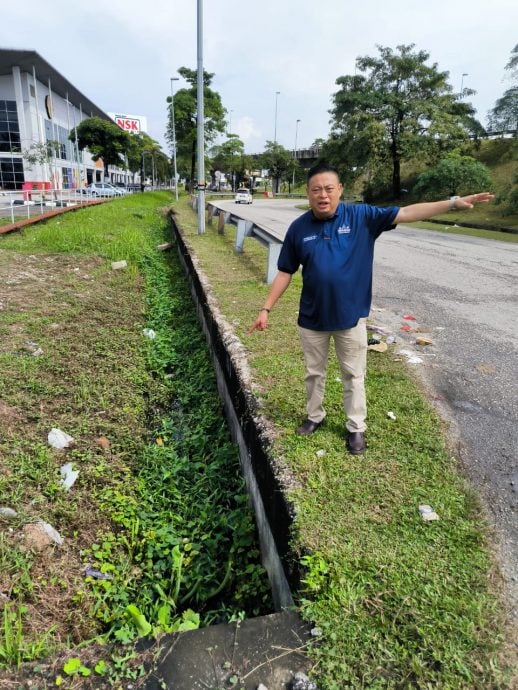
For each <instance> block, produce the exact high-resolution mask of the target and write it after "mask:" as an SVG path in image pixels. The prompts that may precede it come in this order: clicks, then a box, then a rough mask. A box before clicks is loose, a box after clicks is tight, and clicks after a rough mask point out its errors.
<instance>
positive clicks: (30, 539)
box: [23, 520, 63, 551]
mask: <svg viewBox="0 0 518 690" xmlns="http://www.w3.org/2000/svg"><path fill="white" fill-rule="evenodd" d="M23 533H24V536H25V543H26V544H27V546H28V547H29V548H30V549H34V550H35V551H43V550H44V549H46V548H47V547H48V546H52V544H57V545H58V546H61V545H62V544H63V537H62V536H61V535H60V534H59V532H57V531H56V530H55V529H54V527H52V525H49V523H48V522H44V521H43V520H38V522H31V523H30V524H28V525H25V526H24V528H23Z"/></svg>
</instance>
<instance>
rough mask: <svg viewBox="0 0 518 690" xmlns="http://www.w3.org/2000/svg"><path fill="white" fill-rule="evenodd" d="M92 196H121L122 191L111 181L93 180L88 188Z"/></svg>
mask: <svg viewBox="0 0 518 690" xmlns="http://www.w3.org/2000/svg"><path fill="white" fill-rule="evenodd" d="M86 189H87V190H88V191H87V193H88V194H90V196H93V197H95V196H120V195H121V193H120V192H119V191H118V190H117V189H116V188H115V187H113V186H112V185H111V184H110V183H109V182H92V183H91V184H89V185H88V187H87V188H86Z"/></svg>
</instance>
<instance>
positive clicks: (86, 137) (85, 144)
mask: <svg viewBox="0 0 518 690" xmlns="http://www.w3.org/2000/svg"><path fill="white" fill-rule="evenodd" d="M76 135H77V145H78V147H79V148H80V150H81V151H82V150H83V149H86V148H87V149H88V150H89V151H90V153H91V154H92V158H93V160H94V161H98V160H99V159H102V161H103V165H104V176H105V177H109V174H108V166H109V165H117V166H121V165H124V164H125V160H124V156H125V155H126V153H127V152H128V151H129V150H130V148H131V139H130V135H129V134H128V133H127V132H125V131H124V130H123V129H121V128H120V127H119V126H118V125H116V124H115V122H109V121H108V120H103V119H102V118H100V117H89V118H87V119H86V120H83V121H82V122H80V124H79V125H78V126H77V127H75V128H74V129H72V131H71V132H70V135H69V137H68V138H69V139H70V141H75V139H76Z"/></svg>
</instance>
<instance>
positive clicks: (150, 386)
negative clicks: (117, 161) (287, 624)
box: [0, 193, 271, 685]
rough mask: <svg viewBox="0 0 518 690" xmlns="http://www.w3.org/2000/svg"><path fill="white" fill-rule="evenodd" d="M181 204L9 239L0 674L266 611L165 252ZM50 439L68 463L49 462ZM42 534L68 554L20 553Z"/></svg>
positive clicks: (192, 322) (1, 422) (212, 405)
mask: <svg viewBox="0 0 518 690" xmlns="http://www.w3.org/2000/svg"><path fill="white" fill-rule="evenodd" d="M170 201H171V195H170V194H168V193H149V194H148V193H146V194H144V195H134V196H132V197H130V198H122V199H120V200H115V201H113V202H111V203H110V204H104V205H102V206H97V207H92V208H88V209H84V210H81V211H77V212H76V213H74V214H68V215H67V214H65V215H63V216H59V217H58V218H57V219H52V220H50V221H47V222H45V223H43V224H38V225H37V226H34V227H27V228H25V229H24V230H22V231H19V232H16V233H13V234H9V235H6V236H3V237H2V238H1V239H0V282H2V283H4V284H8V285H9V291H8V294H7V295H6V297H5V298H4V296H2V310H1V311H0V431H1V433H0V505H2V506H9V507H10V508H12V509H14V510H15V511H16V512H17V515H16V517H14V518H9V519H8V518H4V517H0V591H1V592H7V593H9V594H8V597H7V599H2V600H0V609H1V611H0V615H2V616H3V627H2V626H1V625H0V668H1V667H4V668H6V667H9V666H13V665H14V666H17V665H19V664H22V663H25V662H28V661H30V660H33V659H37V658H40V657H41V656H42V655H44V654H48V653H50V652H56V653H57V652H59V651H60V650H63V649H65V648H67V647H69V646H73V645H76V644H80V645H84V644H85V643H86V642H88V641H91V640H93V639H98V638H99V637H100V639H102V640H108V641H112V642H113V641H117V642H119V643H122V644H126V643H129V642H131V641H132V640H135V639H136V638H137V637H139V636H141V635H145V634H153V635H155V634H156V635H157V634H159V633H162V632H172V631H175V630H185V629H191V628H194V627H197V626H198V625H207V624H209V623H214V622H223V621H228V620H230V619H241V618H243V617H246V616H248V615H257V614H259V613H263V612H267V611H269V610H270V606H271V603H270V596H269V583H268V581H267V578H266V576H265V573H264V570H263V568H262V567H261V566H260V565H259V562H258V561H259V554H258V550H257V547H256V538H255V529H254V525H253V520H252V516H251V511H250V508H249V505H248V500H247V496H246V491H245V487H244V483H243V480H242V477H241V474H240V465H239V458H238V452H237V449H236V447H235V446H234V445H233V444H232V443H231V441H230V438H229V433H228V430H227V428H226V425H225V423H224V419H223V415H222V405H221V402H220V400H219V397H218V395H217V387H216V382H215V375H214V372H213V369H212V365H211V360H210V357H209V353H208V351H207V347H206V343H205V340H204V337H203V335H202V334H201V331H200V328H199V324H198V321H197V317H196V311H195V309H194V306H193V304H192V302H191V299H190V294H189V290H188V285H187V281H186V278H185V276H184V274H183V271H182V269H181V267H180V263H179V261H178V259H177V257H176V254H174V253H171V252H160V251H157V245H159V244H161V243H163V242H164V241H167V240H169V239H170V233H169V228H168V225H167V223H166V222H165V220H164V218H163V217H162V216H161V214H159V213H158V212H157V207H160V206H162V205H164V204H168V203H170ZM121 259H126V260H127V262H128V268H127V269H126V270H123V271H114V270H112V268H111V261H113V260H121ZM144 328H149V329H152V330H153V332H154V335H155V337H154V338H153V339H149V338H146V337H145V336H144V333H143V329H144ZM36 351H39V353H38V354H37V355H36V354H35V353H36ZM53 427H58V428H60V429H63V430H64V431H66V432H67V433H69V434H70V435H71V436H73V437H74V439H75V442H74V444H73V446H72V447H71V448H69V449H67V450H64V451H56V450H54V449H52V448H51V447H50V446H49V445H48V443H47V434H48V432H49V430H50V429H51V428H53ZM65 462H71V463H72V464H73V466H74V468H75V469H77V470H79V477H78V479H77V482H76V483H75V484H74V486H73V487H72V489H71V490H70V491H69V492H66V491H64V490H63V488H62V487H61V485H60V467H61V465H62V464H64V463H65ZM37 520H43V521H45V522H48V523H49V524H51V525H52V526H53V527H55V529H57V530H58V532H59V533H60V534H61V536H62V537H63V539H64V544H63V546H62V547H61V548H57V547H43V548H42V549H40V548H39V547H38V546H31V547H30V548H28V547H27V544H28V538H29V533H28V531H27V530H28V528H29V530H30V529H31V528H32V527H34V523H35V522H36V521H37ZM86 567H89V568H90V569H91V570H90V571H85V568H86ZM88 572H92V573H93V574H92V575H89V574H88ZM85 650H87V648H86V647H85V648H84V649H83V650H82V651H81V660H82V661H83V662H85V660H86V659H88V658H90V659H91V658H92V657H91V653H89V652H88V651H85ZM96 653H102V652H96ZM89 654H90V657H89V656H88V655H89ZM123 655H124V653H123ZM108 661H109V659H108ZM87 665H88V664H87ZM92 666H93V664H92ZM108 667H109V668H111V669H112V670H113V675H112V676H111V679H112V680H114V679H115V678H116V677H117V678H120V674H119V673H118V672H117V673H115V670H116V669H115V662H114V661H113V659H112V660H111V661H109V663H108ZM85 668H86V666H85ZM9 674H11V675H9ZM12 674H13V671H12V670H11V671H5V673H4V675H2V673H1V672H0V685H2V682H3V679H6V678H7V677H9V678H11V677H14V676H13V675H12ZM136 677H137V676H133V678H136ZM127 678H128V679H130V678H131V676H127ZM109 684H110V685H111V684H112V683H111V682H110V683H109Z"/></svg>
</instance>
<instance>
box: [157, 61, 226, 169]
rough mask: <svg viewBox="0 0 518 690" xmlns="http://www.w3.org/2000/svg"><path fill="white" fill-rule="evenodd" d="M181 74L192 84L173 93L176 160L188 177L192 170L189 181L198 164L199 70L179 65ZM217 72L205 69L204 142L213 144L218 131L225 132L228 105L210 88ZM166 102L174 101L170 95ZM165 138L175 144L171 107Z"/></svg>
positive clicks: (179, 167)
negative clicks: (225, 105) (225, 106)
mask: <svg viewBox="0 0 518 690" xmlns="http://www.w3.org/2000/svg"><path fill="white" fill-rule="evenodd" d="M178 74H180V75H181V76H182V77H183V78H184V79H185V81H186V82H188V84H190V86H189V87H188V88H185V89H179V90H178V91H177V92H176V93H175V95H174V119H175V130H176V163H177V167H178V169H181V170H183V171H184V173H185V176H188V175H187V173H188V171H189V169H190V180H191V181H192V180H194V179H195V178H194V170H195V164H196V142H197V139H198V135H197V119H196V118H197V88H198V87H197V84H198V73H197V71H196V70H192V69H188V68H187V67H180V69H179V70H178ZM213 76H214V74H211V73H209V72H205V70H204V71H203V102H204V108H203V109H204V116H205V123H204V134H205V142H206V143H207V144H210V143H211V142H212V141H214V139H215V137H216V136H217V135H218V134H222V133H223V132H224V131H225V114H226V111H225V108H224V107H223V104H222V103H221V97H220V95H219V94H218V93H217V92H216V91H213V90H212V89H211V88H210V84H211V82H212V78H213ZM166 100H167V103H171V96H168V97H167V99H166ZM165 136H166V139H167V141H168V142H169V143H170V145H171V146H172V145H173V121H172V113H171V108H169V121H168V125H167V131H166V135H165Z"/></svg>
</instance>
